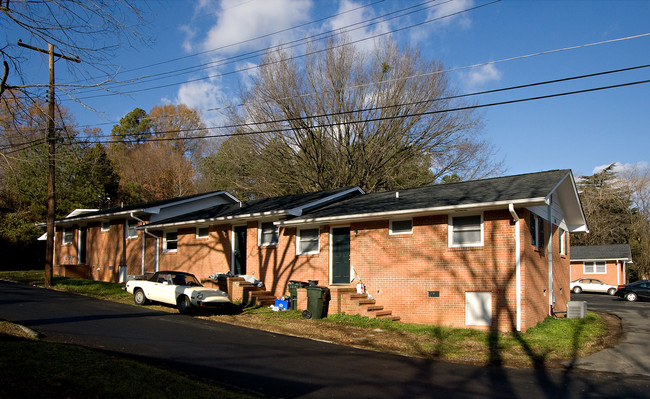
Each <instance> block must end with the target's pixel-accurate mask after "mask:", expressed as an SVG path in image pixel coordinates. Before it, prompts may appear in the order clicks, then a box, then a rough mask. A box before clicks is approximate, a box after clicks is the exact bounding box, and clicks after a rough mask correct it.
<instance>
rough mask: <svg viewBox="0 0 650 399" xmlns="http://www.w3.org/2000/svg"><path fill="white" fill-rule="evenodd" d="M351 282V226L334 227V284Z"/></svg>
mask: <svg viewBox="0 0 650 399" xmlns="http://www.w3.org/2000/svg"><path fill="white" fill-rule="evenodd" d="M348 283H350V228H349V227H336V228H333V229H332V284H348Z"/></svg>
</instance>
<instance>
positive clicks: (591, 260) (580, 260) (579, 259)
mask: <svg viewBox="0 0 650 399" xmlns="http://www.w3.org/2000/svg"><path fill="white" fill-rule="evenodd" d="M607 260H616V261H619V260H624V261H626V262H628V263H634V262H632V259H630V258H597V259H590V258H584V259H583V258H578V259H571V262H599V261H607Z"/></svg>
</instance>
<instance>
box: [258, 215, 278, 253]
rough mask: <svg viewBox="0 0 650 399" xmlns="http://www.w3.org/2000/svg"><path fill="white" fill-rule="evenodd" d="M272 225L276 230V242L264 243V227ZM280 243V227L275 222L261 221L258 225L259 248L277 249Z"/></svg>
mask: <svg viewBox="0 0 650 399" xmlns="http://www.w3.org/2000/svg"><path fill="white" fill-rule="evenodd" d="M268 223H270V224H271V225H273V228H274V229H275V241H270V242H263V241H262V225H264V224H268ZM279 241H280V226H278V225H276V224H273V222H269V221H266V222H262V221H260V222H259V224H258V225H257V245H258V246H259V247H275V246H277V245H278V242H279Z"/></svg>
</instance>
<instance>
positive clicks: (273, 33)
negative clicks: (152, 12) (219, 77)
mask: <svg viewBox="0 0 650 399" xmlns="http://www.w3.org/2000/svg"><path fill="white" fill-rule="evenodd" d="M250 1H252V0H250ZM250 1H249V2H250ZM384 1H386V0H377V1H375V2H372V3H369V4H366V5H362V6H359V7H355V8H352V9H350V10H346V11H342V12H338V13H335V14H332V15H329V16H327V17H323V18H319V19H315V20H312V21H309V22H305V23H302V24H299V25H295V26H292V27H290V28H285V29H281V30H278V31H275V32H271V33H266V34H264V35H260V36H257V37H254V38H250V39H246V40H241V41H238V42H234V43H230V44H226V45H223V46H220V47H216V48H213V49H210V50H205V51H201V52H198V53H193V54H188V55H185V56H182V57H176V58H172V59H169V60H167V61H161V62H157V63H155V64H149V65H143V66H140V67H136V68H131V69H125V70H124V71H122V72H121V73H127V72H133V71H138V70H142V69H148V68H151V67H154V66H160V65H164V64H169V63H172V62H175V61H180V60H184V59H187V58H192V57H197V56H199V55H204V54H208V53H212V52H216V51H219V50H225V49H227V48H230V47H234V46H239V45H242V44H246V43H250V42H253V41H256V40H260V39H265V38H267V37H271V36H274V35H277V34H280V33H285V32H289V31H291V30H294V29H299V28H303V27H305V26H309V25H312V24H315V23H317V22H322V21H326V20H328V19H332V18H334V17H338V16H341V15H345V14H348V13H351V12H354V11H358V10H360V9H363V8H368V7H372V6H374V5H377V4H379V3H383V2H384ZM431 1H437V0H431ZM244 4H246V3H242V4H238V5H236V6H233V7H230V8H227V9H224V11H226V10H229V9H231V8H235V7H239V6H241V5H244ZM152 76H155V75H152ZM99 78H100V77H91V78H88V79H84V80H85V81H87V80H92V79H99Z"/></svg>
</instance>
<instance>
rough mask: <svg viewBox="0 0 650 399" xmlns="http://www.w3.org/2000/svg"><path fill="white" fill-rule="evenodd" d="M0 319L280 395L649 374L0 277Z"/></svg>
mask: <svg viewBox="0 0 650 399" xmlns="http://www.w3.org/2000/svg"><path fill="white" fill-rule="evenodd" d="M0 318H4V319H6V320H10V321H12V322H15V323H18V324H22V325H25V326H28V327H30V328H32V329H34V330H36V331H38V332H40V333H42V334H44V335H45V337H46V341H52V342H66V343H75V344H80V345H85V346H89V347H95V348H102V349H104V350H106V351H112V352H116V353H120V354H128V355H131V356H133V357H135V358H137V359H139V360H142V361H145V362H151V363H154V364H160V363H163V364H165V365H166V366H168V367H171V368H177V369H180V370H183V371H184V372H188V373H191V374H194V375H196V376H198V377H201V378H207V379H209V380H212V381H215V382H217V383H221V384H225V385H229V386H235V387H238V388H243V389H248V390H251V391H253V392H257V393H260V394H263V395H265V396H270V397H285V398H301V397H309V398H321V397H323V398H325V397H327V398H332V397H338V398H349V397H354V398H370V397H372V398H431V397H453V398H522V397H526V398H585V397H592V398H611V397H625V398H647V392H648V389H649V388H648V387H649V386H650V378H646V377H638V376H625V375H620V374H612V373H601V372H593V371H583V370H576V369H568V370H548V369H508V368H500V367H475V366H468V365H460V364H452V363H446V362H441V361H433V360H427V359H418V358H411V357H405V356H396V355H390V354H385V353H378V352H372V351H367V350H361V349H355V348H350V347H343V346H337V345H333V344H329V343H326V342H317V341H312V340H308V339H303V338H297V337H290V336H285V335H280V334H274V333H268V332H264V331H257V330H252V329H247V328H241V327H237V326H232V325H226V324H220V323H215V322H211V321H206V320H201V319H196V318H192V317H187V316H183V315H179V314H170V313H164V312H157V311H152V310H150V309H147V308H142V307H136V306H131V305H124V304H119V303H113V302H107V301H101V300H97V299H92V298H87V297H82V296H77V295H73V294H69V293H63V292H57V291H51V290H45V289H41V288H34V287H28V286H23V285H19V284H13V283H8V282H1V281H0Z"/></svg>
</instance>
